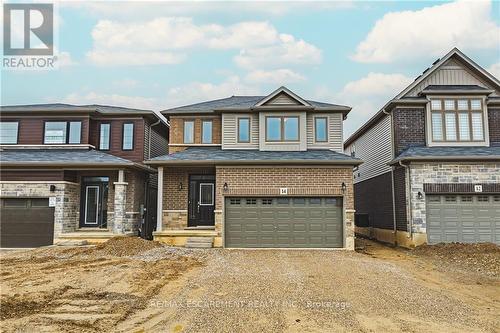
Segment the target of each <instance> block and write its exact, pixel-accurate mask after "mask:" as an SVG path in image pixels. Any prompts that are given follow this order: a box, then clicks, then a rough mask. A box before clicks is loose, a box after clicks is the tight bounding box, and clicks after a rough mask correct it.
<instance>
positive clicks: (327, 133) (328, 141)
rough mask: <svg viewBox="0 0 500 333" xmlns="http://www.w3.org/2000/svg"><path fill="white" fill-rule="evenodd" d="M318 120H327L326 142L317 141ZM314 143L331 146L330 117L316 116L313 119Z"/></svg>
mask: <svg viewBox="0 0 500 333" xmlns="http://www.w3.org/2000/svg"><path fill="white" fill-rule="evenodd" d="M317 118H326V129H325V130H326V140H325V141H317V140H316V119H317ZM312 127H313V130H312V132H313V142H314V143H317V144H320V145H321V144H329V143H330V116H328V115H316V116H314V117H313V123H312Z"/></svg>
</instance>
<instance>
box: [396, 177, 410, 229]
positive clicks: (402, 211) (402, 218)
mask: <svg viewBox="0 0 500 333" xmlns="http://www.w3.org/2000/svg"><path fill="white" fill-rule="evenodd" d="M393 177H394V199H395V200H394V207H395V210H396V211H395V213H396V214H395V215H396V229H397V230H400V231H406V230H407V229H408V221H407V219H406V215H407V214H406V169H405V168H404V167H396V168H395V169H394V171H393Z"/></svg>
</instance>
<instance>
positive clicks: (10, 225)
mask: <svg viewBox="0 0 500 333" xmlns="http://www.w3.org/2000/svg"><path fill="white" fill-rule="evenodd" d="M48 205H49V200H48V198H12V199H11V198H6V199H0V246H1V247H38V246H45V245H51V244H53V241H54V208H52V207H49V206H48Z"/></svg>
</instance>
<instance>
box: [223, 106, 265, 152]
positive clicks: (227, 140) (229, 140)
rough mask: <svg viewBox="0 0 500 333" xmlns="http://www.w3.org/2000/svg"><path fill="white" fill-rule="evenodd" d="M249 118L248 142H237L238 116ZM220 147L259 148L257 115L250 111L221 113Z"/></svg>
mask: <svg viewBox="0 0 500 333" xmlns="http://www.w3.org/2000/svg"><path fill="white" fill-rule="evenodd" d="M241 117H248V118H250V123H251V126H250V142H249V143H239V142H238V133H237V132H238V120H237V119H238V118H241ZM222 149H259V116H258V115H256V114H251V113H223V114H222Z"/></svg>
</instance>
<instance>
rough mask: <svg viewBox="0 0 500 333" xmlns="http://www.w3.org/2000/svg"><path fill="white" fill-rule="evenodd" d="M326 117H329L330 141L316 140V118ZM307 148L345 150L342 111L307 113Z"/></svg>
mask: <svg viewBox="0 0 500 333" xmlns="http://www.w3.org/2000/svg"><path fill="white" fill-rule="evenodd" d="M315 117H326V118H327V119H328V142H315V133H314V131H315V128H314V118H315ZM306 121H307V149H317V148H327V149H333V150H335V151H338V152H343V151H344V147H343V142H342V131H343V128H342V125H343V115H342V113H312V112H311V113H308V114H307V120H306Z"/></svg>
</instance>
